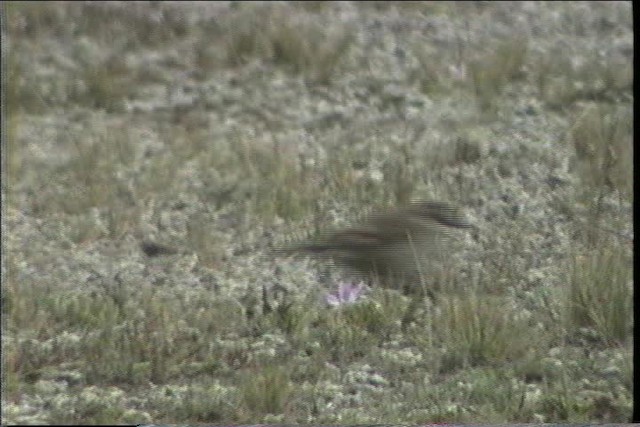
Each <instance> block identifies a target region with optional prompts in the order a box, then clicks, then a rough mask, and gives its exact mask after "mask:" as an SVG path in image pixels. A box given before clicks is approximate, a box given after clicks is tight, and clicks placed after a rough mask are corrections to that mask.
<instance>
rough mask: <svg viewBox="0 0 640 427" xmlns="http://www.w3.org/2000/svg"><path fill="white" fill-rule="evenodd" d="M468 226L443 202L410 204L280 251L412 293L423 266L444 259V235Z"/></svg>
mask: <svg viewBox="0 0 640 427" xmlns="http://www.w3.org/2000/svg"><path fill="white" fill-rule="evenodd" d="M471 227H472V226H471V224H470V223H469V222H468V221H467V219H466V218H465V216H464V214H463V213H462V211H461V210H460V209H459V208H457V207H455V206H453V205H451V204H449V203H446V202H435V201H422V202H414V203H412V204H410V205H408V206H406V207H403V208H400V209H394V210H386V211H383V212H378V213H374V214H372V215H371V216H369V217H368V218H367V219H365V221H364V222H363V223H362V224H361V225H359V226H354V227H351V228H347V229H344V230H339V231H335V232H333V233H330V234H327V235H325V236H323V237H321V238H320V239H319V240H318V241H316V242H313V243H303V244H299V245H296V246H293V247H291V248H289V249H286V250H285V252H301V253H308V254H313V255H316V256H321V257H327V258H330V259H333V261H334V262H335V263H336V264H337V265H340V266H343V267H346V268H347V269H349V270H351V271H353V272H355V273H357V274H358V275H360V276H365V277H366V278H368V279H376V281H377V282H378V283H380V284H382V285H383V286H387V287H395V288H401V289H403V290H404V291H405V292H407V291H410V292H413V291H415V290H416V289H419V288H421V286H420V285H421V284H422V283H423V280H422V279H423V277H424V275H425V274H427V273H428V268H429V263H430V262H431V261H433V260H437V259H443V257H444V256H446V249H445V248H446V245H445V243H446V242H445V240H446V238H447V237H448V236H449V235H450V231H451V230H452V229H455V228H471Z"/></svg>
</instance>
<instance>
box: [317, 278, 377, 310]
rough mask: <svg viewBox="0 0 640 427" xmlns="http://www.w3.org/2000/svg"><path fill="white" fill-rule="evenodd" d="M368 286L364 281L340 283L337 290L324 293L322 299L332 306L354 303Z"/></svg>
mask: <svg viewBox="0 0 640 427" xmlns="http://www.w3.org/2000/svg"><path fill="white" fill-rule="evenodd" d="M367 290H368V288H367V287H366V286H365V285H364V283H362V282H359V283H354V282H351V283H340V286H338V290H337V291H335V292H331V293H329V294H327V295H325V297H324V300H325V301H326V303H327V304H329V305H330V306H332V307H337V306H339V305H343V304H353V303H355V302H356V301H357V300H358V299H359V298H360V297H362V295H364V293H365V292H366V291H367Z"/></svg>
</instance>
